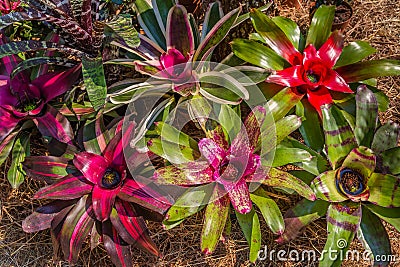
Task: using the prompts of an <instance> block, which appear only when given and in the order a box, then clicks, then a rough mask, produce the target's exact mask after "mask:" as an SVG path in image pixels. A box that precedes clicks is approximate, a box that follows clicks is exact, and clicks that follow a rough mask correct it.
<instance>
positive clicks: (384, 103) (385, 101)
mask: <svg viewBox="0 0 400 267" xmlns="http://www.w3.org/2000/svg"><path fill="white" fill-rule="evenodd" d="M372 91H373V92H374V95H375V97H376V100H377V101H378V109H379V111H380V112H385V111H387V110H388V109H389V104H390V101H389V97H388V96H387V95H386V94H385V93H384V92H382V91H380V90H376V91H374V90H372Z"/></svg>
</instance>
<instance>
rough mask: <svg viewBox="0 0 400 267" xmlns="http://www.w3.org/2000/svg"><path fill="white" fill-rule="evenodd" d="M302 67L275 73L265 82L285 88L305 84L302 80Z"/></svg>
mask: <svg viewBox="0 0 400 267" xmlns="http://www.w3.org/2000/svg"><path fill="white" fill-rule="evenodd" d="M303 73H304V69H303V66H294V67H290V68H286V69H284V70H279V71H276V72H275V74H271V75H270V76H268V77H267V79H266V80H265V81H266V82H268V83H276V84H280V85H283V86H286V87H296V86H299V85H303V84H305V82H304V80H303Z"/></svg>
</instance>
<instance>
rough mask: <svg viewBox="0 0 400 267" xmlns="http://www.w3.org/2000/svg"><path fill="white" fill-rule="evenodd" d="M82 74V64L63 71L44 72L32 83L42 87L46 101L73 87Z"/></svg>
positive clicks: (43, 97)
mask: <svg viewBox="0 0 400 267" xmlns="http://www.w3.org/2000/svg"><path fill="white" fill-rule="evenodd" d="M80 75H81V65H78V66H76V67H74V68H71V69H70V70H67V71H63V72H50V73H47V74H43V75H41V76H39V77H38V78H36V79H35V80H33V81H32V84H33V85H35V86H36V87H38V88H40V89H41V93H42V99H43V100H44V101H45V103H47V102H49V101H50V100H52V99H54V98H55V97H57V96H59V95H61V94H63V93H65V92H66V91H67V90H69V89H71V87H72V85H73V84H74V83H75V82H76V81H77V80H78V78H79V77H80Z"/></svg>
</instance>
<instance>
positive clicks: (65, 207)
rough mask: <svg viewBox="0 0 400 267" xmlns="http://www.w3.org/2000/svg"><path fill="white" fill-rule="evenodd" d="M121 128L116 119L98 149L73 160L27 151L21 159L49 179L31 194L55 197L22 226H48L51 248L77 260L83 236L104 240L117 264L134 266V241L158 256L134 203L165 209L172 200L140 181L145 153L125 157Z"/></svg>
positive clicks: (30, 169) (38, 175) (28, 229)
mask: <svg viewBox="0 0 400 267" xmlns="http://www.w3.org/2000/svg"><path fill="white" fill-rule="evenodd" d="M121 128H122V126H121V125H119V126H118V127H117V128H116V129H115V128H112V131H111V130H110V132H109V134H110V135H112V134H113V131H115V136H114V137H113V138H112V139H111V140H110V142H109V143H108V145H107V146H106V147H105V148H104V150H103V151H102V154H101V155H98V154H94V153H91V152H87V151H83V152H77V153H76V154H75V155H74V156H73V160H72V165H71V162H70V158H69V157H68V155H67V154H66V156H67V157H54V156H39V157H28V158H26V160H25V162H24V165H25V167H26V170H27V172H28V173H29V174H30V175H31V176H32V177H33V178H35V179H38V180H45V181H47V182H50V183H51V184H50V185H48V186H46V187H44V188H42V189H40V190H39V191H38V192H37V193H36V194H35V196H34V198H36V199H51V200H53V201H52V202H50V203H48V204H46V205H44V206H42V207H40V208H38V209H37V210H36V211H35V212H34V213H33V214H32V215H30V216H29V217H28V218H26V219H25V220H24V222H23V229H24V231H26V232H35V231H40V230H44V229H47V228H50V229H51V233H52V235H53V236H54V239H53V240H54V242H55V244H54V246H55V248H56V249H57V248H59V247H61V250H62V252H63V254H64V258H65V259H66V260H68V261H69V262H71V263H74V262H76V261H77V259H78V254H79V252H80V250H81V247H82V244H83V242H84V241H85V239H86V238H87V236H90V238H91V246H92V248H94V247H95V246H97V245H98V244H99V243H100V242H103V243H104V247H105V249H106V250H107V252H108V254H109V255H110V256H111V260H112V262H113V263H114V264H115V265H116V266H132V255H131V252H130V248H129V246H130V245H132V244H136V245H138V246H139V247H140V248H143V249H145V250H146V251H148V252H150V253H151V254H154V255H156V256H160V252H159V250H158V249H157V247H156V245H155V244H154V243H153V241H152V240H151V238H150V236H149V232H148V229H147V227H146V224H145V221H144V219H143V217H142V216H141V215H140V214H139V213H138V211H137V208H138V207H139V208H141V207H144V208H146V209H150V210H153V211H156V212H159V213H161V214H163V213H164V212H165V211H166V210H167V209H168V208H169V206H170V199H169V198H168V196H166V195H162V194H161V192H162V191H161V190H157V191H155V190H154V187H152V186H151V185H150V184H148V183H147V184H144V183H141V182H140V180H139V179H140V174H141V172H142V171H143V169H144V168H143V164H144V162H145V160H146V159H147V156H146V155H142V154H140V153H138V152H136V151H135V153H133V154H131V155H130V158H129V160H126V159H125V156H124V151H123V150H124V146H126V140H125V141H124V137H123V136H122V129H121ZM127 128H128V129H127V130H126V131H125V132H124V134H125V135H129V134H130V131H132V130H133V129H132V125H131V126H128V127H127ZM125 138H126V137H125ZM99 146H100V147H102V144H99ZM127 164H130V167H132V166H136V169H135V171H136V172H133V173H132V169H131V172H129V171H128V168H127ZM149 212H150V211H147V212H145V213H144V214H146V213H149Z"/></svg>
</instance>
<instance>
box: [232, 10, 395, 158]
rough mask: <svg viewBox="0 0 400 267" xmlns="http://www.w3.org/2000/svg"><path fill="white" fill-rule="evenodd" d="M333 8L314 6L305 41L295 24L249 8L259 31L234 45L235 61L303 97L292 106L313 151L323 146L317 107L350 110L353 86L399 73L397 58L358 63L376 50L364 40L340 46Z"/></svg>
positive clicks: (340, 39) (340, 38)
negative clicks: (264, 71) (336, 106)
mask: <svg viewBox="0 0 400 267" xmlns="http://www.w3.org/2000/svg"><path fill="white" fill-rule="evenodd" d="M334 10H335V7H333V6H321V7H320V8H318V9H317V11H316V12H315V15H314V17H313V19H312V22H311V26H310V28H309V30H308V33H307V36H306V37H304V36H303V35H302V34H301V32H300V29H299V27H298V26H297V25H296V23H295V22H293V21H291V20H289V19H287V18H282V17H275V18H269V17H268V16H266V15H265V14H263V13H262V12H259V11H257V10H253V11H251V12H250V17H251V19H252V22H253V25H254V28H255V30H256V31H257V33H254V34H251V38H250V40H243V39H237V40H234V41H233V43H232V49H233V51H234V53H235V55H236V56H237V57H239V58H241V59H243V60H245V61H247V62H249V63H252V64H254V65H256V66H259V67H263V68H265V69H267V70H271V71H272V74H271V75H270V76H269V77H268V78H267V79H266V82H267V83H271V84H277V85H279V86H281V88H285V87H291V88H292V89H293V91H296V93H297V94H301V95H302V96H303V98H304V99H303V100H302V101H301V103H299V104H298V105H297V108H296V113H297V114H298V115H299V116H302V117H304V118H305V121H304V123H303V125H302V127H301V128H300V131H301V133H302V135H303V138H304V140H305V142H306V144H307V145H308V146H310V147H311V148H313V149H315V150H317V151H321V149H322V146H323V134H322V131H321V129H320V128H319V127H316V125H319V124H320V123H319V121H318V120H319V118H318V116H317V115H316V113H318V114H319V117H321V116H322V113H321V109H320V106H321V105H324V104H332V103H337V104H340V105H342V106H345V105H346V104H345V103H347V107H348V106H354V104H349V101H350V102H351V99H353V96H352V93H353V90H352V89H351V88H352V87H353V85H356V86H357V84H358V83H361V82H363V81H365V80H368V79H371V78H375V77H380V76H393V75H399V70H400V62H399V61H398V60H388V59H382V60H370V61H361V60H363V59H365V58H366V57H367V56H369V55H371V54H373V53H374V52H375V49H374V48H372V47H371V46H370V45H369V44H368V43H366V42H362V41H356V42H351V43H349V44H348V45H347V46H344V35H343V33H341V32H339V31H335V32H333V33H331V26H332V21H333V17H334ZM293 91H292V92H291V93H292V94H295V92H293ZM379 99H381V98H379Z"/></svg>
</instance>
